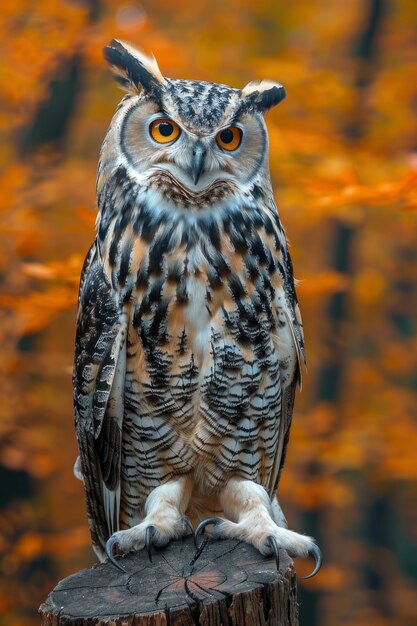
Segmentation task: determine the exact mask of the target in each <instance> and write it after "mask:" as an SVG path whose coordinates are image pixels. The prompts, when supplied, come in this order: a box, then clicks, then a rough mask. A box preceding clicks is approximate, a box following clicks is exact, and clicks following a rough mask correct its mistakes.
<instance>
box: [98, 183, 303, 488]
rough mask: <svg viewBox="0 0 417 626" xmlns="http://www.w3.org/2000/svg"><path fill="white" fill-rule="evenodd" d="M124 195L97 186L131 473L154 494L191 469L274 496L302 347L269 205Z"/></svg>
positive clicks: (255, 197)
mask: <svg viewBox="0 0 417 626" xmlns="http://www.w3.org/2000/svg"><path fill="white" fill-rule="evenodd" d="M120 177H121V175H120ZM116 178H117V177H116ZM117 189H118V187H117V185H116V186H114V188H110V189H109V188H107V191H103V192H102V196H101V201H102V214H101V219H100V222H99V227H98V246H99V250H100V254H101V260H102V265H103V268H104V273H105V275H106V276H107V277H108V281H109V284H110V286H111V292H112V294H113V299H114V303H115V305H116V306H117V307H118V308H119V309H120V311H124V312H125V313H127V317H128V320H129V323H128V331H127V332H128V335H127V337H128V340H127V365H126V384H125V417H124V426H123V428H124V433H125V434H124V441H125V443H126V441H127V438H126V432H127V431H130V435H129V436H131V437H132V441H133V444H132V442H130V444H129V445H127V444H126V445H127V450H125V452H124V456H125V457H127V458H128V459H129V458H130V459H131V463H132V464H135V465H136V469H135V470H132V472H133V473H134V474H137V476H141V480H142V484H143V485H144V489H146V491H148V489H149V488H153V487H154V486H155V485H156V484H158V483H160V482H161V480H163V479H167V478H168V477H169V476H171V475H175V474H178V473H183V472H187V471H189V470H190V468H193V467H194V468H196V467H197V471H200V472H202V473H204V476H205V478H204V480H205V481H206V482H207V483H208V484H209V485H210V486H212V487H215V486H216V485H217V484H218V483H219V481H224V480H225V476H227V475H228V474H230V473H235V474H240V475H242V476H245V477H247V478H249V479H252V480H256V481H257V482H260V483H261V484H263V485H264V486H268V487H269V488H271V489H272V488H274V485H275V484H276V482H277V475H278V471H279V466H280V463H281V460H279V462H278V467H275V465H276V455H277V447H278V446H279V445H280V444H279V441H280V440H282V439H283V437H284V436H285V433H286V432H287V431H288V430H289V424H290V420H291V413H292V402H293V395H294V388H295V383H296V381H297V379H298V371H299V363H298V361H299V360H300V358H301V357H302V354H303V339H302V328H301V324H300V318H299V314H298V305H297V301H296V296H295V291H294V284H293V277H292V267H291V260H290V257H289V254H288V250H287V244H286V239H285V235H284V232H283V229H282V227H281V224H280V221H279V218H278V214H277V212H276V208H275V206H274V203H273V200H272V197H271V196H270V195H267V194H265V193H264V192H263V191H262V190H261V188H260V187H258V186H256V185H254V186H253V187H252V188H251V190H250V192H249V193H246V194H245V195H240V196H239V197H238V200H234V201H233V202H224V203H223V204H222V203H219V204H218V205H214V207H213V208H212V209H210V210H199V211H195V210H194V211H188V210H180V209H178V210H175V209H174V208H171V209H170V210H168V209H167V208H165V209H164V208H163V207H157V206H154V205H153V203H152V200H153V196H152V195H151V194H149V190H147V193H144V194H143V195H142V197H141V196H140V195H139V196H138V194H137V191H135V190H134V189H133V188H131V187H130V186H129V183H128V182H126V179H125V182H124V187H123V193H121V192H118V191H117ZM138 198H139V200H138ZM109 200H111V201H110V202H109ZM99 204H100V194H99ZM106 205H107V206H106ZM170 206H172V205H170ZM116 207H117V210H116ZM283 407H286V408H284V409H283ZM284 422H285V423H284ZM135 442H136V447H135ZM129 446H130V448H129ZM132 446H133V447H132ZM281 447H282V444H281ZM141 455H142V456H141ZM281 456H282V454H281ZM151 465H152V468H153V469H152V472H153V473H152V472H150V471H149V467H150V466H151ZM199 468H200V469H199ZM202 468H203V469H202ZM147 481H148V485H147V486H146V482H147Z"/></svg>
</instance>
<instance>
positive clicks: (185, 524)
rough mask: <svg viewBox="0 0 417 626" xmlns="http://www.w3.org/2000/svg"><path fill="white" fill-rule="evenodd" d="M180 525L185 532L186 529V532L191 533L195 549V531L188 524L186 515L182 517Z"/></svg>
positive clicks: (190, 524) (189, 523)
mask: <svg viewBox="0 0 417 626" xmlns="http://www.w3.org/2000/svg"><path fill="white" fill-rule="evenodd" d="M182 524H183V526H184V530H186V529H187V528H188V530H190V531H191V534H192V536H193V538H194V545H195V547H196V548H197V540H196V536H195V529H194V526H193V525H192V523H191V522H190V520H189V519H188V517H187V516H186V515H184V517H183V518H182Z"/></svg>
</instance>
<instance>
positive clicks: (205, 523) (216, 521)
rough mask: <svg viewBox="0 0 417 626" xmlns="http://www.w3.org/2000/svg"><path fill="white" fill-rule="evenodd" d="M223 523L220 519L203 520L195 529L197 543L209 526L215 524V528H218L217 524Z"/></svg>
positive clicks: (209, 518)
mask: <svg viewBox="0 0 417 626" xmlns="http://www.w3.org/2000/svg"><path fill="white" fill-rule="evenodd" d="M222 522H223V520H222V519H221V518H220V517H208V518H207V519H203V521H201V522H200V523H199V525H198V526H197V528H196V529H195V532H194V537H195V542H196V543H197V541H198V537H199V535H201V533H202V532H203V530H204V529H205V527H206V526H208V525H209V524H214V525H215V526H217V524H221V523H222Z"/></svg>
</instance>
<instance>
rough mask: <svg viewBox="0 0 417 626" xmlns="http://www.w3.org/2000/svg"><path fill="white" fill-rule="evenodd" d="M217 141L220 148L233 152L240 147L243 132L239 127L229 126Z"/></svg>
mask: <svg viewBox="0 0 417 626" xmlns="http://www.w3.org/2000/svg"><path fill="white" fill-rule="evenodd" d="M216 141H217V144H218V145H219V146H220V148H223V150H229V151H230V152H231V151H232V150H236V148H238V147H239V146H240V143H241V141H242V131H241V130H240V128H237V126H229V128H225V129H224V130H221V131H220V132H219V133H218V134H217V136H216Z"/></svg>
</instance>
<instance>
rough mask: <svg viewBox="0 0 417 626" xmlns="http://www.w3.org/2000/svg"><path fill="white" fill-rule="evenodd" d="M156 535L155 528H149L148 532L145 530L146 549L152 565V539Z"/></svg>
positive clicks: (147, 528)
mask: <svg viewBox="0 0 417 626" xmlns="http://www.w3.org/2000/svg"><path fill="white" fill-rule="evenodd" d="M154 535H155V526H152V525H151V526H147V527H146V530H145V548H146V551H147V553H148V557H149V560H150V562H151V563H152V552H151V547H152V539H153V537H154Z"/></svg>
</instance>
